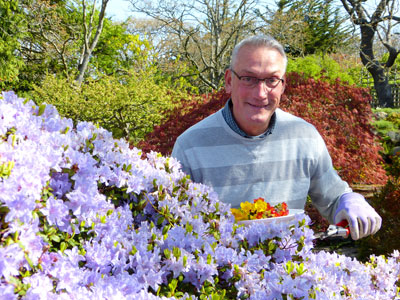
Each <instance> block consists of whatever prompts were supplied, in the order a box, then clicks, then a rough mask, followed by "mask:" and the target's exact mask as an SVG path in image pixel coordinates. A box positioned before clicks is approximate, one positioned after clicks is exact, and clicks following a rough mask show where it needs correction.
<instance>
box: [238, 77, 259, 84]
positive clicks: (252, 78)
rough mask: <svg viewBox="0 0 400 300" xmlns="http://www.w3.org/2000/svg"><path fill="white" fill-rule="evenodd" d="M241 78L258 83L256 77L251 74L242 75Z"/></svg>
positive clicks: (247, 81)
mask: <svg viewBox="0 0 400 300" xmlns="http://www.w3.org/2000/svg"><path fill="white" fill-rule="evenodd" d="M242 80H243V81H244V82H246V83H258V79H257V78H255V77H251V76H243V77H242Z"/></svg>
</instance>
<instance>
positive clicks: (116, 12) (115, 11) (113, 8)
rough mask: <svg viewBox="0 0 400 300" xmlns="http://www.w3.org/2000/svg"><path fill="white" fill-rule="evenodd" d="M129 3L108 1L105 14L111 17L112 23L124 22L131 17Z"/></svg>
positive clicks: (123, 0)
mask: <svg viewBox="0 0 400 300" xmlns="http://www.w3.org/2000/svg"><path fill="white" fill-rule="evenodd" d="M129 7H130V3H129V1H126V0H110V1H109V2H108V5H107V9H106V14H107V16H108V17H112V19H113V20H114V21H125V20H126V18H127V17H129V16H130V15H132V12H130V8H129Z"/></svg>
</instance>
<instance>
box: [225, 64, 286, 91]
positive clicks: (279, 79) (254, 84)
mask: <svg viewBox="0 0 400 300" xmlns="http://www.w3.org/2000/svg"><path fill="white" fill-rule="evenodd" d="M230 70H231V71H232V73H233V74H235V76H236V77H237V78H238V79H239V80H240V81H241V82H243V83H244V84H245V85H247V86H249V87H250V86H253V87H254V86H257V85H258V83H259V82H260V81H262V82H264V83H265V85H266V86H267V87H269V88H276V87H277V86H278V85H279V83H280V82H282V84H283V83H284V82H285V79H283V78H278V77H267V78H258V77H254V76H247V75H246V76H239V74H238V73H236V72H235V70H233V69H232V68H231V69H230ZM245 78H247V79H250V80H248V81H246V80H245ZM268 79H277V82H276V84H272V83H271V82H268V81H267V80H268ZM251 80H256V81H257V82H251Z"/></svg>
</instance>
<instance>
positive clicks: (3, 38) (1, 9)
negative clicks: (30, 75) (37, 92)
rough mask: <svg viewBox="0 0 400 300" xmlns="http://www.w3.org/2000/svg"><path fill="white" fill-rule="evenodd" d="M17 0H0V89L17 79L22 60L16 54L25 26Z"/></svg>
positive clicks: (10, 84)
mask: <svg viewBox="0 0 400 300" xmlns="http://www.w3.org/2000/svg"><path fill="white" fill-rule="evenodd" d="M24 21H25V20H24V17H23V12H22V10H21V9H20V7H19V6H18V0H0V28H1V30H0V89H2V90H4V89H9V88H10V87H11V86H13V85H15V84H16V81H18V74H19V70H20V68H22V66H23V65H24V62H23V60H22V59H21V58H20V57H18V56H17V55H16V52H17V51H18V50H19V49H20V44H19V39H20V38H21V37H22V36H23V32H24V30H23V28H24V26H25V22H24Z"/></svg>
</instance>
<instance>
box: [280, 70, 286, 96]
mask: <svg viewBox="0 0 400 300" xmlns="http://www.w3.org/2000/svg"><path fill="white" fill-rule="evenodd" d="M283 80H284V81H283V83H282V93H281V96H282V95H283V93H284V92H285V88H286V74H285V75H283Z"/></svg>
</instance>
